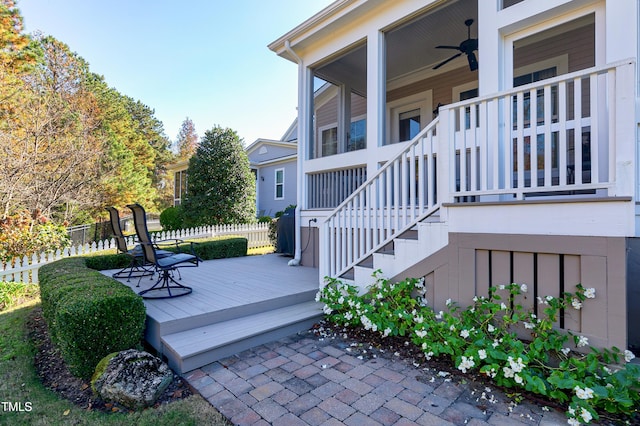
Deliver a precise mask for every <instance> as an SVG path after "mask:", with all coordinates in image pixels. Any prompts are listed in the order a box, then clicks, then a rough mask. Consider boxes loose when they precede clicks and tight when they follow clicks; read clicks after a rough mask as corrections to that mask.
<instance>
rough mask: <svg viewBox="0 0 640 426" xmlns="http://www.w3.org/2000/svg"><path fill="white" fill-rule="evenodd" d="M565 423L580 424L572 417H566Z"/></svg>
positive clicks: (573, 425)
mask: <svg viewBox="0 0 640 426" xmlns="http://www.w3.org/2000/svg"><path fill="white" fill-rule="evenodd" d="M567 423H569V424H570V425H571V426H580V422H579V421H578V420H577V419H574V418H573V417H572V418H570V419H568V420H567Z"/></svg>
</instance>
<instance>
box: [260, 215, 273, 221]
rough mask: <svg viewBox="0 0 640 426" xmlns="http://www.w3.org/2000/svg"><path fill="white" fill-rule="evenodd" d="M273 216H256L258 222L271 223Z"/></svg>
mask: <svg viewBox="0 0 640 426" xmlns="http://www.w3.org/2000/svg"><path fill="white" fill-rule="evenodd" d="M272 220H273V218H272V217H271V216H260V217H259V218H258V223H271V221H272Z"/></svg>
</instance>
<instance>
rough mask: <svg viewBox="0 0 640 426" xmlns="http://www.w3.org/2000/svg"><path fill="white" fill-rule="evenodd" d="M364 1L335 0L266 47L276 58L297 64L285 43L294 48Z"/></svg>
mask: <svg viewBox="0 0 640 426" xmlns="http://www.w3.org/2000/svg"><path fill="white" fill-rule="evenodd" d="M366 1H367V0H336V1H335V2H333V3H331V4H330V5H329V6H327V7H325V8H324V9H322V10H321V11H320V12H318V13H316V14H315V15H313V16H312V17H311V18H309V19H307V20H306V21H304V22H303V23H301V24H300V25H298V26H297V27H295V28H294V29H292V30H291V31H289V32H287V33H286V34H285V35H283V36H281V37H280V38H278V39H277V40H275V41H273V42H271V43H270V44H268V46H267V47H269V49H270V50H271V51H273V52H275V53H276V54H277V55H278V56H280V57H282V58H285V59H287V60H289V61H291V62H294V63H297V61H296V58H294V57H293V55H291V53H290V52H289V51H288V50H287V48H286V47H285V43H286V42H287V41H288V42H289V43H290V46H291V47H292V48H293V47H295V46H296V45H297V44H298V43H300V42H301V41H304V40H306V39H308V38H309V37H312V36H313V35H314V34H316V33H317V32H318V31H320V30H322V29H323V28H324V27H325V26H326V25H327V24H329V23H331V22H333V21H334V20H335V19H337V18H339V17H340V16H342V15H344V14H345V13H346V12H348V10H351V9H352V8H353V7H354V6H357V5H358V4H359V3H365V2H366Z"/></svg>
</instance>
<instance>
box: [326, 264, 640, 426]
mask: <svg viewBox="0 0 640 426" xmlns="http://www.w3.org/2000/svg"><path fill="white" fill-rule="evenodd" d="M374 278H375V282H374V284H372V285H371V286H370V287H369V288H368V291H367V292H366V293H365V294H362V295H359V294H358V291H357V289H356V288H355V287H353V286H350V285H348V284H345V283H343V282H341V281H339V280H336V279H327V283H326V286H325V287H324V288H323V289H321V290H320V291H319V292H318V295H317V297H316V300H318V301H321V302H323V303H324V304H325V313H326V314H327V315H328V319H329V320H331V321H332V322H334V323H337V324H340V325H352V326H362V327H364V328H365V329H367V330H370V331H373V332H379V333H381V334H382V335H383V337H386V336H389V335H391V336H408V337H410V338H411V340H412V342H413V343H414V344H416V345H417V346H419V347H421V348H422V350H423V352H424V355H425V358H426V359H427V360H429V359H431V357H434V356H448V357H450V358H451V360H452V361H453V362H454V363H455V366H456V367H457V368H458V369H459V370H460V371H461V372H462V373H467V372H470V371H477V372H479V373H481V374H484V375H486V376H487V377H489V378H490V379H492V380H493V381H495V382H496V383H497V384H498V385H500V386H504V387H507V388H520V389H524V390H527V391H530V392H534V393H537V394H540V395H544V396H545V397H548V398H550V399H553V400H556V401H559V402H561V403H563V404H566V405H567V407H568V409H567V418H568V423H569V424H571V425H577V424H582V423H589V422H590V421H591V420H593V419H598V418H599V415H598V412H608V413H612V414H616V415H620V414H622V415H632V414H634V413H636V412H637V411H638V410H639V408H638V407H640V393H639V391H640V367H639V366H638V365H635V364H629V361H631V360H632V359H633V358H634V355H633V353H632V352H630V351H628V350H627V351H624V352H621V351H620V350H619V349H618V348H615V347H614V348H612V349H605V350H601V349H596V348H594V347H589V341H588V338H587V337H586V336H582V335H579V334H573V333H571V332H561V331H559V330H558V329H557V328H554V324H555V323H556V322H557V320H558V317H559V313H560V312H561V311H563V310H564V311H568V310H571V309H573V310H579V309H581V308H582V306H583V304H584V303H588V302H587V300H588V299H593V298H595V297H596V294H595V290H594V289H593V288H584V287H583V286H582V285H580V284H578V285H577V286H576V290H575V292H574V293H569V292H565V293H564V294H563V295H562V297H552V296H546V297H538V299H537V302H538V312H539V315H535V314H534V313H532V312H527V311H525V310H524V308H523V307H522V306H521V305H520V304H518V302H517V301H518V300H519V298H518V296H519V295H521V294H523V293H527V292H528V290H529V289H528V288H527V285H526V284H509V285H501V286H498V287H491V288H490V289H489V294H488V295H487V297H482V296H477V297H474V299H473V304H472V305H471V306H469V307H467V308H465V309H462V308H460V307H459V306H458V305H457V304H456V303H455V302H454V301H452V300H450V299H449V300H447V301H446V305H447V309H446V311H439V312H435V311H434V310H433V309H431V308H430V307H429V306H428V305H427V300H426V299H425V293H426V289H425V287H424V280H419V279H407V280H405V281H401V282H398V283H391V282H390V281H388V280H386V279H383V278H381V275H380V271H376V273H374ZM518 332H519V333H520V334H521V335H522V334H526V335H527V338H526V340H522V339H520V338H519V337H518ZM578 348H580V349H578Z"/></svg>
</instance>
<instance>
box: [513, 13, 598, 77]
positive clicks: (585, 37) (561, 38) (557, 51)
mask: <svg viewBox="0 0 640 426" xmlns="http://www.w3.org/2000/svg"><path fill="white" fill-rule="evenodd" d="M595 39H596V29H595V25H594V24H591V25H587V26H584V27H581V28H576V29H575V30H570V31H567V32H565V33H563V34H560V35H557V36H555V37H551V38H548V39H545V40H542V41H539V42H536V43H532V44H529V45H526V46H523V47H521V48H516V49H514V52H513V62H514V68H515V69H517V68H521V67H524V66H527V65H530V64H534V63H536V62H540V61H543V60H545V59H550V58H554V57H556V56H560V55H564V54H567V55H568V56H569V72H574V71H579V70H582V69H586V68H590V67H593V66H595V64H596V57H595Z"/></svg>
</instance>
